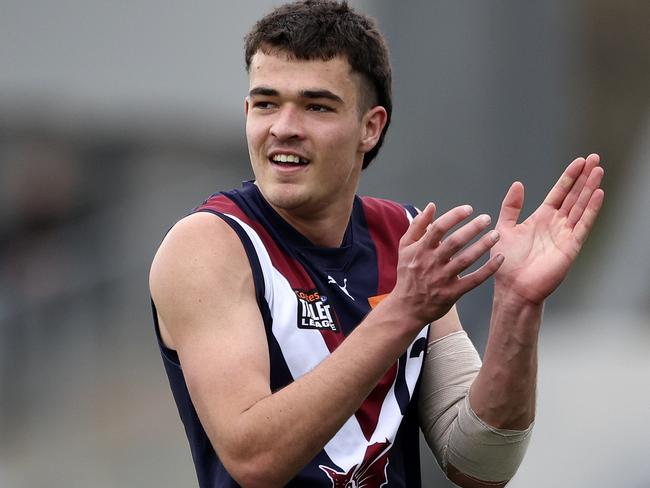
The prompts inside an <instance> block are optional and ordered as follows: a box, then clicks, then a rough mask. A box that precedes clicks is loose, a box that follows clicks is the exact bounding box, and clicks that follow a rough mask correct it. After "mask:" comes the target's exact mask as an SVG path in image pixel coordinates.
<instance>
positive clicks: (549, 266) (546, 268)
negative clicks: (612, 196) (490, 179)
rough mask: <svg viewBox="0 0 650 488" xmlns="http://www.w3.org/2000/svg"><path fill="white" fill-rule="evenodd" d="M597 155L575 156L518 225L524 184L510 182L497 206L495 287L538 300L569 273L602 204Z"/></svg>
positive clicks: (534, 301)
mask: <svg viewBox="0 0 650 488" xmlns="http://www.w3.org/2000/svg"><path fill="white" fill-rule="evenodd" d="M599 163H600V157H599V156H598V155H597V154H591V155H590V156H588V157H587V158H586V159H585V158H577V159H576V160H574V161H573V162H572V163H571V164H570V165H569V166H568V167H567V168H566V169H565V171H564V173H563V174H562V176H561V177H560V179H559V180H558V181H557V183H556V184H555V186H553V188H552V189H551V191H550V192H549V194H548V195H547V196H546V199H545V200H544V202H543V203H542V204H541V205H540V206H539V207H538V208H537V210H535V212H533V214H532V215H531V216H530V217H528V218H527V219H526V220H525V221H524V222H522V223H521V224H517V219H518V217H519V214H520V212H521V208H522V206H523V203H524V186H523V185H522V184H521V183H520V182H515V183H513V184H512V186H511V187H510V189H509V190H508V193H507V194H506V196H505V198H504V199H503V204H502V206H501V212H500V213H499V219H498V221H497V225H496V230H497V231H498V232H499V234H500V236H501V238H500V240H499V242H497V244H496V245H495V246H494V247H493V248H492V250H491V254H492V255H493V256H495V255H497V254H499V253H501V254H503V255H504V256H505V261H504V263H503V265H502V266H501V268H500V269H499V270H498V271H497V273H496V274H495V282H496V286H497V287H500V288H502V289H507V290H508V292H513V293H515V294H517V295H518V296H520V297H521V298H523V299H526V300H528V301H530V302H533V303H542V302H543V301H544V299H545V298H546V297H548V296H549V295H550V294H551V293H552V292H553V290H555V289H556V288H557V287H558V285H559V284H560V283H561V282H562V280H563V279H564V277H565V276H566V275H567V273H568V271H569V268H570V267H571V264H572V263H573V261H574V260H575V258H576V256H577V255H578V253H579V252H580V248H581V247H582V245H583V244H584V242H585V240H586V239H587V236H588V235H589V231H590V230H591V228H592V227H593V224H594V221H595V220H596V216H597V215H598V212H599V210H600V208H601V206H602V203H603V198H604V192H603V190H602V189H601V188H600V182H601V181H602V178H603V174H604V171H603V168H602V167H601V166H599Z"/></svg>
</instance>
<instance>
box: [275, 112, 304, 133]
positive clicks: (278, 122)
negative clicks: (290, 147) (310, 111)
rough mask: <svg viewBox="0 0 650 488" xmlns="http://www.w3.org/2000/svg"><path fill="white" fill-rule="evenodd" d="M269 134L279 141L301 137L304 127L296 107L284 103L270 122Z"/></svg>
mask: <svg viewBox="0 0 650 488" xmlns="http://www.w3.org/2000/svg"><path fill="white" fill-rule="evenodd" d="M271 135H272V136H274V137H275V138H277V139H278V140H279V141H288V140H291V139H302V138H303V136H304V127H303V121H302V117H301V114H300V110H299V109H298V107H295V106H292V105H284V106H282V107H281V108H280V109H279V110H278V111H277V112H276V114H275V117H274V119H273V123H272V124H271Z"/></svg>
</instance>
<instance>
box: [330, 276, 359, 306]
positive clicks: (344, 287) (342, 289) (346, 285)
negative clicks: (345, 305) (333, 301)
mask: <svg viewBox="0 0 650 488" xmlns="http://www.w3.org/2000/svg"><path fill="white" fill-rule="evenodd" d="M327 282H328V283H333V284H335V285H336V286H338V287H339V288H340V289H341V291H342V292H343V293H345V294H346V295H347V296H348V297H350V298H351V299H352V301H353V302H354V301H355V300H354V297H353V296H352V295H350V292H349V291H348V279H347V278H343V286H341V285H339V284H338V283H337V281H336V280H335V279H334V278H332V277H331V276H330V275H327Z"/></svg>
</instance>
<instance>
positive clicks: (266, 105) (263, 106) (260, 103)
mask: <svg viewBox="0 0 650 488" xmlns="http://www.w3.org/2000/svg"><path fill="white" fill-rule="evenodd" d="M274 107H275V104H274V103H273V102H269V101H268V100H256V101H255V102H253V108H256V109H258V110H268V109H270V108H274Z"/></svg>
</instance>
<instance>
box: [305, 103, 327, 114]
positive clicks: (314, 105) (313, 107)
mask: <svg viewBox="0 0 650 488" xmlns="http://www.w3.org/2000/svg"><path fill="white" fill-rule="evenodd" d="M307 110H308V111H309V112H332V109H331V108H330V107H327V106H325V105H319V104H317V103H312V104H310V105H307Z"/></svg>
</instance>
